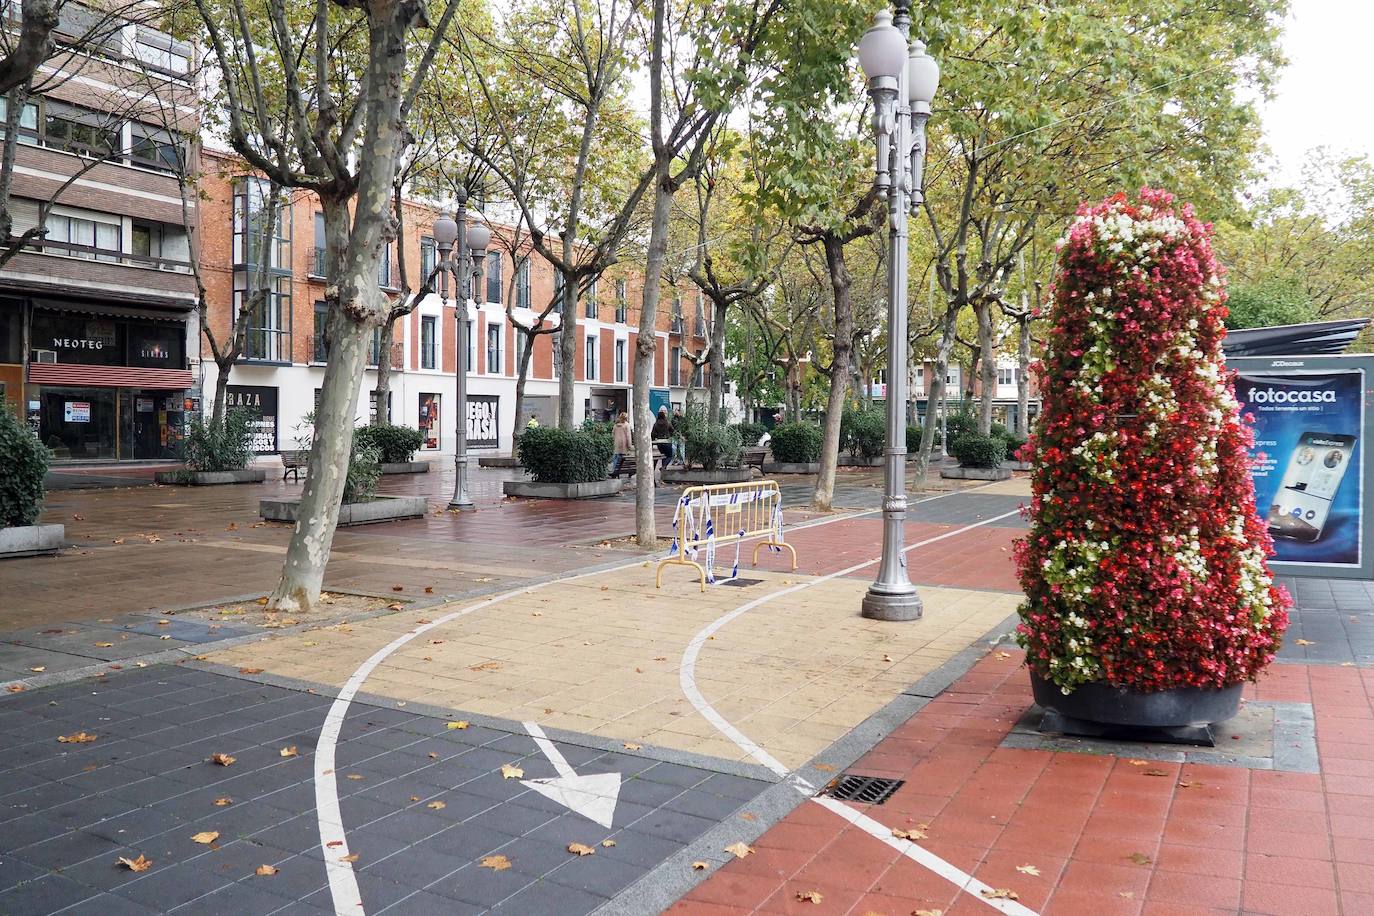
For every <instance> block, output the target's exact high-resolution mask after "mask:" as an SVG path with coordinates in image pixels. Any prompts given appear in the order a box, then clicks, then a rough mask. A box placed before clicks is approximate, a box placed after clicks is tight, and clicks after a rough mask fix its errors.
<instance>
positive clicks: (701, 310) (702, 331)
mask: <svg viewBox="0 0 1374 916" xmlns="http://www.w3.org/2000/svg"><path fill="white" fill-rule="evenodd" d="M695 333H696V336H698V337H705V336H706V306H705V304H703V303H702V301H701V293H697V325H696V332H695Z"/></svg>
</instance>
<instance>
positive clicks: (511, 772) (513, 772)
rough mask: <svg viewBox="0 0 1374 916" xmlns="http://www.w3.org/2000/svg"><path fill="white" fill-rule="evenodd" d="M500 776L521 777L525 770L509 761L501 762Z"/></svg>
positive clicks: (523, 775)
mask: <svg viewBox="0 0 1374 916" xmlns="http://www.w3.org/2000/svg"><path fill="white" fill-rule="evenodd" d="M501 776H502V777H503V778H505V779H523V778H524V777H525V771H524V770H522V769H520V768H519V767H518V766H515V765H514V764H510V763H503V764H501Z"/></svg>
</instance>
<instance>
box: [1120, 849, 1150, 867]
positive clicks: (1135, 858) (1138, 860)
mask: <svg viewBox="0 0 1374 916" xmlns="http://www.w3.org/2000/svg"><path fill="white" fill-rule="evenodd" d="M1126 858H1128V859H1130V860H1131V861H1132V862H1134V863H1135V864H1136V865H1149V864H1150V863H1151V862H1153V861H1154V859H1151V858H1150V857H1149V856H1147V855H1145V853H1143V852H1133V853H1131V854H1130V855H1129V856H1127V857H1126Z"/></svg>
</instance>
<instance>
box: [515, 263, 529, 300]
mask: <svg viewBox="0 0 1374 916" xmlns="http://www.w3.org/2000/svg"><path fill="white" fill-rule="evenodd" d="M515 305H516V306H517V307H518V308H522V309H527V308H529V307H530V259H529V258H528V257H526V258H525V259H524V260H523V261H521V262H520V267H519V268H518V269H517V270H516V271H515Z"/></svg>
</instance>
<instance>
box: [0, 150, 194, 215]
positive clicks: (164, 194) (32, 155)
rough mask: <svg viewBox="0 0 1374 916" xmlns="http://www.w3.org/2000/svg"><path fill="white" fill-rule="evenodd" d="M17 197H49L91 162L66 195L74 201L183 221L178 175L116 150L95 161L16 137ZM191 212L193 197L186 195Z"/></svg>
mask: <svg viewBox="0 0 1374 916" xmlns="http://www.w3.org/2000/svg"><path fill="white" fill-rule="evenodd" d="M14 162H15V169H14V187H13V189H12V191H11V193H12V195H13V196H14V197H23V198H29V199H32V200H51V199H52V197H53V195H54V194H56V193H57V191H58V189H59V188H60V187H61V186H62V185H63V183H65V182H66V181H67V180H68V179H69V178H71V177H72V176H73V175H75V174H77V173H78V172H80V171H81V170H82V169H85V168H87V167H88V166H90V168H89V169H88V170H87V171H86V172H85V173H84V174H82V175H81V177H80V178H78V179H76V182H75V183H74V184H73V185H72V186H71V188H69V189H68V190H67V191H66V192H65V193H64V194H63V195H62V202H63V203H65V204H68V205H70V206H74V207H83V208H88V209H91V210H101V211H103V212H106V213H136V214H138V216H139V218H140V219H146V220H151V221H155V222H161V223H172V224H174V225H180V224H181V222H182V209H181V189H180V186H179V185H178V183H177V179H176V176H175V175H172V174H170V173H166V172H158V171H153V170H151V169H144V168H134V167H131V166H128V165H125V164H124V163H123V162H121V161H120V158H119V157H118V156H116V157H115V158H112V159H110V160H109V161H106V162H98V163H96V164H95V165H94V166H91V165H90V163H91V157H89V156H82V155H79V154H77V153H70V152H67V151H65V150H60V149H55V148H52V147H47V146H39V145H30V144H28V143H18V144H16V145H15V150H14ZM188 203H189V206H190V209H191V210H192V212H194V210H195V206H196V203H195V197H194V196H192V197H191V199H190V201H188Z"/></svg>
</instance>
